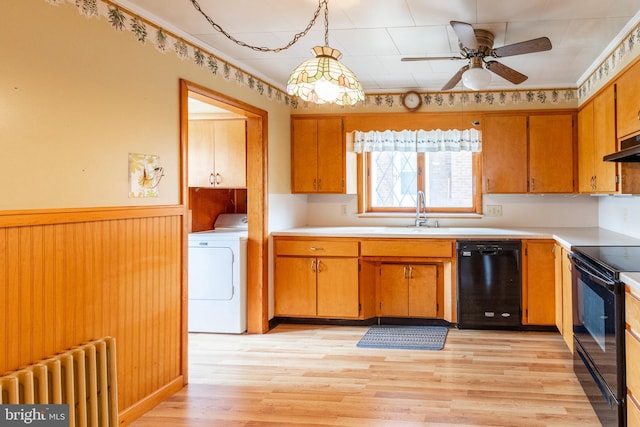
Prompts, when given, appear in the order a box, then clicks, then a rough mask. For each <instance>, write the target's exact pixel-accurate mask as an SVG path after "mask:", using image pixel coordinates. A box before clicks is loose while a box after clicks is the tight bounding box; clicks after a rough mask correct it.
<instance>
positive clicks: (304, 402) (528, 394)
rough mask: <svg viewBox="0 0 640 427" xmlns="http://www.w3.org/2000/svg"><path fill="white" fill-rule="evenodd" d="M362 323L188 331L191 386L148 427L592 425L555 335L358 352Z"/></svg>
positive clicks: (472, 333)
mask: <svg viewBox="0 0 640 427" xmlns="http://www.w3.org/2000/svg"><path fill="white" fill-rule="evenodd" d="M366 330H367V328H366V327H351V326H310V325H279V326H278V327H276V328H274V329H273V330H272V331H270V332H269V333H267V334H264V335H217V334H191V335H190V337H189V341H190V342H189V363H190V365H189V366H190V367H189V378H190V384H189V385H188V386H187V387H185V388H184V389H183V390H181V391H180V392H178V393H177V394H175V395H174V396H172V397H171V398H169V399H168V400H166V401H165V402H163V403H161V404H160V405H159V406H157V407H156V408H155V409H153V410H152V411H151V412H149V413H147V414H146V415H144V416H143V417H142V418H140V419H139V420H138V421H137V422H135V423H134V424H133V426H135V427H146V426H358V427H361V426H364V427H377V426H384V427H391V426H509V427H511V426H562V427H570V426H580V427H587V426H599V425H600V423H599V422H598V419H597V417H596V415H595V413H594V412H593V410H592V409H591V406H590V405H589V402H588V400H587V398H586V397H585V395H584V393H583V391H582V388H581V387H580V384H579V383H578V380H577V379H576V377H575V376H574V374H573V371H572V359H571V354H570V353H569V350H568V349H567V347H566V346H565V344H564V342H563V340H562V338H561V337H560V335H559V334H557V333H550V332H507V331H478V330H456V329H451V330H449V334H448V336H447V341H446V344H445V347H444V349H443V350H440V351H428V350H423V351H411V350H380V349H362V348H357V347H356V343H357V342H358V340H359V339H360V338H361V337H362V335H363V334H364V333H365V332H366Z"/></svg>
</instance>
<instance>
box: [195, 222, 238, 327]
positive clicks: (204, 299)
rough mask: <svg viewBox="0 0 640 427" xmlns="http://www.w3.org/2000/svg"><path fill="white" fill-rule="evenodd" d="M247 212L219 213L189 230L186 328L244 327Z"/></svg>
mask: <svg viewBox="0 0 640 427" xmlns="http://www.w3.org/2000/svg"><path fill="white" fill-rule="evenodd" d="M247 233H248V222H247V214H220V215H218V218H217V219H216V222H215V224H214V229H213V230H210V231H201V232H197V233H189V236H188V241H189V251H188V252H189V253H188V257H189V262H188V274H189V316H188V329H189V332H212V333H233V334H241V333H243V332H245V331H246V330H247Z"/></svg>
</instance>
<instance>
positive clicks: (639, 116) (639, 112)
mask: <svg viewBox="0 0 640 427" xmlns="http://www.w3.org/2000/svg"><path fill="white" fill-rule="evenodd" d="M638 120H640V110H638Z"/></svg>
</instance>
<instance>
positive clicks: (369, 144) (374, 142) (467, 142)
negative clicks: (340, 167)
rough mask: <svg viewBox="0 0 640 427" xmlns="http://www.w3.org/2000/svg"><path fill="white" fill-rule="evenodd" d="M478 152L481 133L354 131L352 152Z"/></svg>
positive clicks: (468, 131)
mask: <svg viewBox="0 0 640 427" xmlns="http://www.w3.org/2000/svg"><path fill="white" fill-rule="evenodd" d="M481 149H482V138H481V134H480V132H479V131H478V130H476V129H465V130H458V129H450V130H440V129H436V130H402V131H391V130H386V131H384V132H380V131H370V132H360V131H355V132H354V151H355V152H356V153H364V152H369V151H414V152H419V153H424V152H435V151H449V152H451V151H472V152H479V151H480V150H481Z"/></svg>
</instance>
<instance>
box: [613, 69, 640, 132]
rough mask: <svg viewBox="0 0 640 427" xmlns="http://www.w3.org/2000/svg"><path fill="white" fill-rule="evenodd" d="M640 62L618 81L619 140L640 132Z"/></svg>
mask: <svg viewBox="0 0 640 427" xmlns="http://www.w3.org/2000/svg"><path fill="white" fill-rule="evenodd" d="M638 81H640V62H637V63H636V64H635V65H634V66H632V67H631V68H629V69H628V70H627V71H625V72H624V74H622V75H621V76H620V77H619V78H618V80H616V95H617V98H616V102H617V107H618V108H617V115H618V122H617V123H618V125H617V129H618V138H624V137H626V136H627V135H630V134H632V133H635V132H637V131H639V130H640V85H638Z"/></svg>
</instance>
